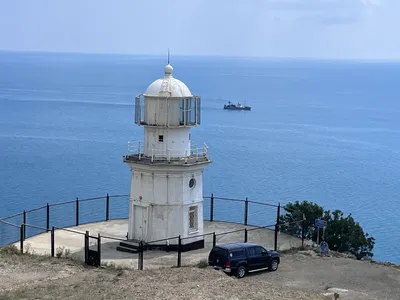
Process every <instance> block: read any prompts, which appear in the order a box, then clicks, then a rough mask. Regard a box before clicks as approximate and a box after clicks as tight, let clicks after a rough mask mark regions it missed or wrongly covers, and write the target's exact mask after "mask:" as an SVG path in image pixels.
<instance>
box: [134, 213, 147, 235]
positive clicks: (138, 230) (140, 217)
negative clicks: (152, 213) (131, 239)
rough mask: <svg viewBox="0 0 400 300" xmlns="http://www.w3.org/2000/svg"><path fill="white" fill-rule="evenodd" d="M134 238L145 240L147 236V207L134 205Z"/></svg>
mask: <svg viewBox="0 0 400 300" xmlns="http://www.w3.org/2000/svg"><path fill="white" fill-rule="evenodd" d="M133 222H134V223H135V239H137V240H140V241H146V238H147V207H145V206H139V205H135V208H134V219H133Z"/></svg>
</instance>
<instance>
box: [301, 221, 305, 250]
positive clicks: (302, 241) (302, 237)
mask: <svg viewBox="0 0 400 300" xmlns="http://www.w3.org/2000/svg"><path fill="white" fill-rule="evenodd" d="M304 221H305V220H304V219H303V221H302V222H301V247H302V248H304Z"/></svg>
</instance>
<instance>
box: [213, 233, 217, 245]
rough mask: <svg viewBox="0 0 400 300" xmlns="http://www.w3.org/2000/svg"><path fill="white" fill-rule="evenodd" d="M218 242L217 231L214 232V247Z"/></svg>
mask: <svg viewBox="0 0 400 300" xmlns="http://www.w3.org/2000/svg"><path fill="white" fill-rule="evenodd" d="M216 244H217V236H216V234H215V231H214V232H213V247H215V245H216Z"/></svg>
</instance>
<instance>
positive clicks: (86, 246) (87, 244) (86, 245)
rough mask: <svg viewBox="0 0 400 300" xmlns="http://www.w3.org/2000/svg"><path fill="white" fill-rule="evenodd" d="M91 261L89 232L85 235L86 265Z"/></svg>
mask: <svg viewBox="0 0 400 300" xmlns="http://www.w3.org/2000/svg"><path fill="white" fill-rule="evenodd" d="M88 261H89V231H86V233H85V264H88Z"/></svg>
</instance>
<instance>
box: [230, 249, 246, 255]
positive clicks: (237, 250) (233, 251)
mask: <svg viewBox="0 0 400 300" xmlns="http://www.w3.org/2000/svg"><path fill="white" fill-rule="evenodd" d="M243 255H244V251H243V249H233V250H232V252H231V257H236V256H243Z"/></svg>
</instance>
